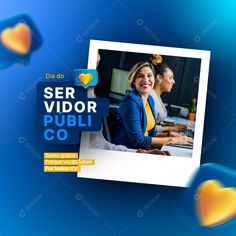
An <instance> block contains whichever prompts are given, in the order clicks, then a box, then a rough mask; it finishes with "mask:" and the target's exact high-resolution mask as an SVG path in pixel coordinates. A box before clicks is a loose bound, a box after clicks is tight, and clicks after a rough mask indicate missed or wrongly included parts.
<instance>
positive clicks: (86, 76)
mask: <svg viewBox="0 0 236 236" xmlns="http://www.w3.org/2000/svg"><path fill="white" fill-rule="evenodd" d="M92 78H93V76H92V74H90V73H88V74H83V73H82V74H80V75H79V80H80V81H81V82H82V83H83V84H84V85H87V84H88V83H89V82H90V81H91V80H92Z"/></svg>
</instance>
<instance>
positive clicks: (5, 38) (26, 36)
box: [0, 23, 32, 55]
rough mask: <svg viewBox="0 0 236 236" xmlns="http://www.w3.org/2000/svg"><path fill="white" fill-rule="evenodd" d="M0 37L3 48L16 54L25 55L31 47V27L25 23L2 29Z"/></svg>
mask: <svg viewBox="0 0 236 236" xmlns="http://www.w3.org/2000/svg"><path fill="white" fill-rule="evenodd" d="M0 39H1V42H2V44H3V46H4V47H5V48H7V49H9V50H10V51H12V52H14V53H17V54H20V55H26V54H28V52H29V51H30V48H31V42H32V33H31V29H30V28H29V27H28V25H26V24H25V23H18V24H16V25H15V27H13V28H6V29H4V30H3V31H2V33H1V36H0Z"/></svg>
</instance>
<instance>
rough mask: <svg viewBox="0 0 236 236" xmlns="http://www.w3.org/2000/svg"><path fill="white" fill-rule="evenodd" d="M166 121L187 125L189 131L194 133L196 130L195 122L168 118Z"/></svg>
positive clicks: (174, 117) (179, 118)
mask: <svg viewBox="0 0 236 236" xmlns="http://www.w3.org/2000/svg"><path fill="white" fill-rule="evenodd" d="M164 121H168V122H173V123H174V124H180V125H186V127H187V129H191V130H192V131H194V129H195V121H190V120H188V119H185V118H182V117H177V116H172V117H170V116H167V118H166V119H165V120H164Z"/></svg>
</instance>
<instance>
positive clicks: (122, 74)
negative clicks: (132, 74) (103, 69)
mask: <svg viewBox="0 0 236 236" xmlns="http://www.w3.org/2000/svg"><path fill="white" fill-rule="evenodd" d="M128 75H129V70H125V69H120V68H112V75H111V89H110V94H109V96H110V97H113V98H116V99H119V100H120V99H122V97H123V96H124V95H126V93H127V91H130V90H131V87H130V84H129V83H128Z"/></svg>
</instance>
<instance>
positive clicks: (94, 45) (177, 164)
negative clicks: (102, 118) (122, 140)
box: [78, 40, 210, 187]
mask: <svg viewBox="0 0 236 236" xmlns="http://www.w3.org/2000/svg"><path fill="white" fill-rule="evenodd" d="M99 49H105V50H112V51H124V52H136V53H146V54H160V55H166V56H176V57H189V58H197V59H201V66H200V76H199V87H198V102H197V107H198V109H197V115H196V123H195V135H194V145H193V152H192V158H186V157H179V156H178V157H177V156H159V155H151V154H140V153H135V152H120V151H110V150H101V149H91V148H89V135H88V133H82V134H81V142H80V153H79V156H80V158H82V159H94V160H95V165H94V166H83V167H82V168H81V172H78V177H83V178H91V179H104V180H115V181H124V182H135V183H145V184H158V185H168V186H179V187H188V184H189V181H190V180H191V177H192V175H193V173H194V172H195V171H196V170H197V168H198V167H199V165H200V160H201V148H202V136H203V126H204V116H205V105H206V96H207V83H208V72H209V63H210V51H205V50H195V49H183V48H172V47H163V46H150V45H142V44H131V43H119V42H109V41H98V40H90V48H89V57H88V68H89V69H96V60H97V52H98V50H99Z"/></svg>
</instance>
